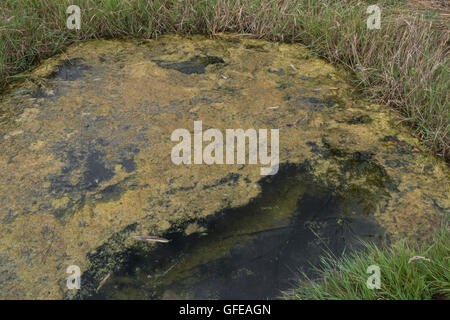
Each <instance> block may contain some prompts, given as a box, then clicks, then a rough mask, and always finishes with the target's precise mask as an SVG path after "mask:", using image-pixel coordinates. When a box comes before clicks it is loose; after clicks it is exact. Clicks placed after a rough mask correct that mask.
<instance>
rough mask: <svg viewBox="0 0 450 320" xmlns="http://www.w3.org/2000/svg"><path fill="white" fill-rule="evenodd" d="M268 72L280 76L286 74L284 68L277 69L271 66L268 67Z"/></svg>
mask: <svg viewBox="0 0 450 320" xmlns="http://www.w3.org/2000/svg"><path fill="white" fill-rule="evenodd" d="M267 72H270V73H273V74H276V75H278V76H282V75H284V70H283V69H279V70H275V69H271V68H269V69H267Z"/></svg>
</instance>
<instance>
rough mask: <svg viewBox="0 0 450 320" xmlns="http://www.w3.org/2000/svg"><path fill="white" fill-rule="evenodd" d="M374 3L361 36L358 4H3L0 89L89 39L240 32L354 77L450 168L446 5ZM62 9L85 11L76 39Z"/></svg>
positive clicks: (114, 0)
mask: <svg viewBox="0 0 450 320" xmlns="http://www.w3.org/2000/svg"><path fill="white" fill-rule="evenodd" d="M377 3H378V5H379V6H380V7H381V8H382V27H381V30H368V29H367V28H366V19H367V14H366V12H365V10H366V8H367V6H368V3H367V2H366V1H362V0H340V1H338V0H304V1H300V2H298V1H295V0H208V1H206V0H183V1H179V0H153V1H150V0H126V1H125V0H122V1H120V0H95V1H94V0H71V1H68V0H62V1H50V0H15V1H5V2H1V3H0V31H1V33H0V86H4V85H6V84H7V83H8V82H9V81H11V80H12V79H14V78H15V77H20V75H19V76H17V74H18V73H20V72H22V71H24V70H26V69H28V68H29V67H30V66H32V65H35V64H36V63H38V62H39V61H40V60H41V59H43V58H46V57H48V56H51V55H53V54H55V53H57V52H60V51H61V50H63V49H64V48H65V47H66V46H67V45H69V44H70V43H73V42H76V41H83V40H86V39H91V38H98V37H105V38H126V37H135V38H155V37H157V36H158V35H160V34H164V33H179V34H186V33H203V34H209V35H211V36H214V35H216V34H217V33H220V32H238V33H241V34H249V35H251V36H254V37H258V38H264V39H267V40H273V41H286V42H301V43H303V44H305V45H306V46H308V47H309V48H311V50H313V51H314V52H316V53H317V54H318V55H320V56H322V57H323V58H325V59H327V60H329V61H330V62H332V63H336V64H341V65H344V66H345V67H347V68H348V69H350V70H352V71H353V72H354V75H355V81H356V83H355V84H356V85H357V86H358V87H359V88H360V89H361V91H362V92H363V93H364V94H366V95H367V97H368V98H369V99H371V100H372V101H376V102H380V103H384V104H387V105H389V106H391V107H393V108H396V109H398V110H400V111H401V113H402V114H403V120H404V121H405V122H407V123H409V124H410V125H411V126H412V128H414V130H415V132H416V134H417V135H418V136H419V137H420V138H421V139H422V140H423V141H424V142H425V144H426V145H427V146H429V147H430V149H432V150H433V151H434V152H435V153H436V154H438V155H441V156H444V157H445V158H446V159H447V160H449V161H450V134H449V127H450V108H449V103H448V101H449V99H448V98H449V97H448V92H450V90H449V89H450V87H449V83H450V81H449V76H448V74H449V73H448V68H449V59H448V57H449V28H448V9H449V8H448V4H447V2H446V1H419V0H417V1H409V2H408V1H407V2H406V3H405V2H403V1H394V0H380V1H378V2H377ZM69 4H77V5H79V6H80V7H81V8H83V21H82V29H81V30H80V31H77V32H73V31H70V30H67V29H66V27H65V20H66V17H67V15H66V13H65V10H66V8H67V7H68V5H69ZM14 75H16V76H14Z"/></svg>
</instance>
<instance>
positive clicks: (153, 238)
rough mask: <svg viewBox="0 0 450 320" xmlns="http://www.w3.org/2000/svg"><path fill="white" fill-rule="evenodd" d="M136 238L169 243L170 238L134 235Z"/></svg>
mask: <svg viewBox="0 0 450 320" xmlns="http://www.w3.org/2000/svg"><path fill="white" fill-rule="evenodd" d="M133 238H134V239H136V240H139V241H145V242H162V243H168V242H170V240H168V239H165V238H160V237H156V236H133Z"/></svg>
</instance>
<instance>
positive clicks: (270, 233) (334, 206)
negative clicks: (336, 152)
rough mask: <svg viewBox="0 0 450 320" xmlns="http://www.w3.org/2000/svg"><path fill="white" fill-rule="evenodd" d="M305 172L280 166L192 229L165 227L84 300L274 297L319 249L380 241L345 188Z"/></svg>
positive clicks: (304, 167)
mask: <svg viewBox="0 0 450 320" xmlns="http://www.w3.org/2000/svg"><path fill="white" fill-rule="evenodd" d="M308 172H310V168H309V166H308V165H301V166H299V165H285V166H282V167H281V168H280V171H279V173H278V174H277V175H275V176H272V177H267V178H264V179H263V180H262V181H261V187H262V192H261V194H260V196H259V197H257V198H255V199H253V200H251V201H250V202H249V203H248V204H247V205H245V206H243V207H239V208H232V209H226V210H224V211H222V212H219V213H217V214H216V215H214V216H213V217H212V218H209V219H207V220H203V221H196V222H195V223H196V224H197V226H199V227H200V231H199V232H196V233H193V234H190V235H186V234H185V232H182V231H177V232H169V233H168V234H166V235H165V236H166V237H167V238H169V239H171V242H170V243H168V244H158V245H157V248H156V249H155V250H154V251H152V252H151V253H150V254H148V253H145V252H148V251H144V250H140V249H139V246H137V248H136V249H134V250H133V251H132V253H130V256H129V257H128V259H127V261H128V263H127V265H126V267H125V268H122V270H121V271H119V272H117V273H114V274H113V276H112V277H111V278H110V279H109V280H108V282H107V283H106V284H105V285H104V286H103V287H102V288H101V290H99V292H98V293H97V294H96V295H94V296H91V298H95V299H184V298H191V299H267V298H276V297H278V296H279V295H280V290H285V289H288V288H290V287H291V286H292V284H293V279H294V278H295V277H296V276H298V274H299V272H305V273H306V274H308V275H309V276H314V274H313V270H312V266H313V265H316V266H317V265H318V264H319V256H320V255H323V254H324V253H325V252H324V250H326V251H328V252H330V251H331V252H332V253H333V254H335V255H337V256H338V255H340V254H342V253H343V252H344V251H345V250H351V249H355V248H356V247H358V246H359V245H360V239H363V240H374V239H376V240H380V239H381V238H382V234H383V231H382V230H381V228H380V227H379V226H378V225H377V224H376V223H375V221H374V220H373V218H372V217H371V215H370V212H366V211H364V209H361V208H363V207H362V206H355V207H352V208H349V206H352V203H354V202H353V201H348V199H345V192H341V191H342V190H339V189H338V188H334V189H332V188H329V187H326V186H323V185H321V184H319V183H317V182H316V181H315V180H314V178H313V177H312V175H310V174H309V173H308ZM371 200H373V199H371ZM367 207H370V206H367ZM186 226H187V225H186ZM143 245H147V244H143Z"/></svg>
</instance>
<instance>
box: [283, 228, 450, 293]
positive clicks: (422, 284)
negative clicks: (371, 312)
mask: <svg viewBox="0 0 450 320" xmlns="http://www.w3.org/2000/svg"><path fill="white" fill-rule="evenodd" d="M449 231H450V225H449V224H448V223H445V224H444V225H443V226H442V227H441V229H440V230H439V232H437V233H436V234H435V237H434V240H433V242H432V244H431V245H427V246H419V245H417V244H416V245H408V244H407V243H406V242H405V241H403V242H399V243H398V244H397V245H395V246H394V247H391V248H382V249H380V248H378V247H377V246H375V245H373V244H365V245H364V247H365V249H364V250H362V251H360V252H357V253H354V254H352V255H350V256H343V257H342V258H339V259H336V258H334V257H332V256H330V255H327V256H325V257H324V258H322V267H321V268H319V269H316V272H317V273H318V275H319V280H310V279H308V278H307V277H303V279H302V280H300V281H299V282H298V284H297V286H296V288H295V289H293V290H290V291H287V292H285V293H284V295H283V298H285V299H308V300H309V299H312V300H314V299H345V300H357V299H358V300H359V299H377V300H379V299H381V300H384V299H389V300H398V299H401V300H405V299H408V300H419V299H450V232H449ZM414 256H422V257H425V258H427V259H430V261H427V260H423V259H417V260H414V261H411V262H410V258H412V257H414ZM370 265H377V266H379V267H380V274H381V287H380V289H369V288H368V287H367V286H366V281H367V279H368V277H369V276H370V275H371V274H372V273H370V274H369V273H366V270H367V267H368V266H370Z"/></svg>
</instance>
